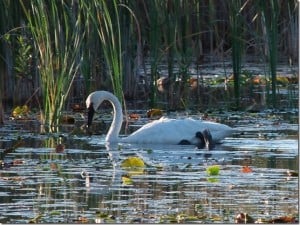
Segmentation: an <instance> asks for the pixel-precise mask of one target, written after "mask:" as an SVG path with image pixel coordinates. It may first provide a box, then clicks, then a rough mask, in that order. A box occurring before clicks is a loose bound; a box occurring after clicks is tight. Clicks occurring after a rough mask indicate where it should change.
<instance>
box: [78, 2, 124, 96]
mask: <svg viewBox="0 0 300 225" xmlns="http://www.w3.org/2000/svg"><path fill="white" fill-rule="evenodd" d="M82 3H83V5H84V8H85V10H84V13H85V14H86V19H87V20H91V21H92V23H93V27H94V29H96V30H97V33H98V36H99V38H100V41H101V44H102V46H101V50H102V51H103V54H104V58H105V61H106V65H107V67H108V71H107V72H108V73H109V75H110V78H111V81H112V88H113V91H114V93H115V95H116V96H117V97H118V98H119V100H120V101H122V100H123V73H122V46H121V28H120V21H119V10H120V6H119V1H118V0H112V1H103V0H93V1H82Z"/></svg>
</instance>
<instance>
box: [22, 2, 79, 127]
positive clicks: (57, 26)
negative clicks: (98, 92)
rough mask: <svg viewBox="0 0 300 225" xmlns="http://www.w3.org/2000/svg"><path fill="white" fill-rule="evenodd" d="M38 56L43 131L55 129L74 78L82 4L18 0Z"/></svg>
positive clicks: (77, 63) (76, 67) (77, 66)
mask: <svg viewBox="0 0 300 225" xmlns="http://www.w3.org/2000/svg"><path fill="white" fill-rule="evenodd" d="M20 3H21V5H22V8H23V11H24V13H25V15H26V19H27V21H28V28H29V30H30V32H31V35H32V37H33V40H34V48H35V50H36V54H37V57H38V69H39V74H40V81H41V91H42V97H43V106H42V109H41V123H42V127H43V131H46V132H57V131H58V129H59V127H58V126H59V124H60V117H61V113H62V110H63V108H64V103H65V102H66V99H67V97H68V94H69V91H70V88H71V86H72V83H73V81H74V79H75V77H76V74H77V71H78V68H79V65H80V57H78V53H79V51H80V46H81V42H82V38H83V36H84V34H83V31H82V27H81V24H84V22H83V21H82V17H81V7H80V4H79V5H78V8H77V10H74V9H73V8H72V7H73V5H72V4H74V3H69V2H65V1H49V2H48V1H40V0H33V1H30V4H29V7H28V4H27V2H26V4H25V2H24V1H23V0H20Z"/></svg>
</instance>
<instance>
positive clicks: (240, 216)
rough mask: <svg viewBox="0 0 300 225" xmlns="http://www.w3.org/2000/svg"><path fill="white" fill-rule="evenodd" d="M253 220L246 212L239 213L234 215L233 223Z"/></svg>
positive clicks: (251, 221) (252, 221)
mask: <svg viewBox="0 0 300 225" xmlns="http://www.w3.org/2000/svg"><path fill="white" fill-rule="evenodd" d="M254 222H255V220H254V219H253V218H252V217H251V216H249V215H248V214H247V213H240V214H238V215H237V216H236V217H235V223H254Z"/></svg>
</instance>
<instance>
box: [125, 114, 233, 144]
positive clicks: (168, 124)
mask: <svg viewBox="0 0 300 225" xmlns="http://www.w3.org/2000/svg"><path fill="white" fill-rule="evenodd" d="M204 129H209V130H210V132H211V134H212V138H213V141H215V142H218V141H220V140H222V139H223V138H225V137H227V136H229V135H231V134H232V132H233V129H232V128H230V127H229V126H227V125H224V124H219V123H214V122H209V121H203V120H194V119H191V118H186V119H168V118H161V119H159V120H155V121H153V122H151V123H148V124H146V125H144V126H143V127H141V128H140V129H138V130H137V131H135V132H134V133H132V134H131V135H130V136H128V137H127V138H125V139H124V141H125V142H131V143H157V144H160V143H161V144H178V143H179V142H180V141H181V140H191V139H192V138H194V137H195V134H196V132H198V131H203V130H204Z"/></svg>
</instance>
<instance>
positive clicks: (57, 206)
mask: <svg viewBox="0 0 300 225" xmlns="http://www.w3.org/2000/svg"><path fill="white" fill-rule="evenodd" d="M287 114H288V115H287ZM220 118H221V119H222V121H223V122H224V123H227V124H229V125H231V126H232V127H234V128H236V132H235V133H234V134H233V136H232V137H229V138H226V139H225V140H224V141H223V142H222V144H220V145H217V146H216V148H215V149H214V150H213V151H207V150H199V149H195V148H194V147H193V146H177V145H167V146H166V145H132V144H117V145H113V146H108V145H106V144H105V142H104V136H103V135H92V136H86V135H84V134H74V133H72V132H63V133H61V134H60V135H54V136H49V135H40V134H38V133H37V132H35V131H32V130H30V129H29V128H32V127H34V126H32V125H28V126H27V128H28V130H26V129H24V127H25V128H26V126H25V125H24V123H25V122H24V123H22V122H16V123H14V122H11V123H9V124H6V126H4V127H3V128H1V130H0V132H1V140H0V143H1V145H0V146H1V149H2V151H1V152H2V153H1V158H2V167H1V169H0V196H1V198H0V222H1V223H28V222H30V221H31V222H38V223H74V222H79V223H83V222H89V223H100V222H107V223H109V222H113V223H133V222H138V223H162V222H164V223H177V222H201V223H219V222H222V223H233V222H234V218H235V216H236V215H237V214H239V213H241V212H244V213H247V214H249V215H251V216H252V217H253V218H255V219H264V220H268V219H274V218H277V217H281V216H295V217H298V176H290V175H288V171H298V170H299V166H298V164H299V155H298V122H297V112H294V111H290V112H288V113H287V112H285V113H280V112H279V113H277V114H274V113H270V112H263V113H261V114H250V113H248V114H245V113H237V112H235V113H226V114H223V115H222V116H220ZM286 118H288V120H286ZM293 118H294V119H293ZM293 121H294V123H293ZM144 122H146V120H145V121H144V120H139V121H137V122H135V123H132V124H131V125H132V126H130V129H136V128H137V127H138V126H140V125H141V123H144ZM27 123H30V122H27ZM75 126H77V125H75ZM73 128H74V126H73ZM68 129H70V127H68ZM59 143H62V144H64V145H65V150H64V151H63V152H62V153H56V151H55V147H56V146H57V145H58V144H59ZM130 156H138V157H140V158H141V159H143V160H144V162H145V163H146V164H147V167H145V168H144V169H142V170H140V171H138V172H135V173H133V172H132V171H128V170H126V169H124V168H122V167H121V166H120V163H121V161H122V160H123V159H126V158H128V157H130ZM211 165H220V172H219V175H217V176H209V175H208V174H207V172H206V169H207V168H208V167H209V166H211ZM245 166H248V167H246V168H250V169H251V172H249V171H246V170H243V167H245ZM124 175H131V177H130V180H131V182H130V183H126V182H123V181H122V176H124Z"/></svg>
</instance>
